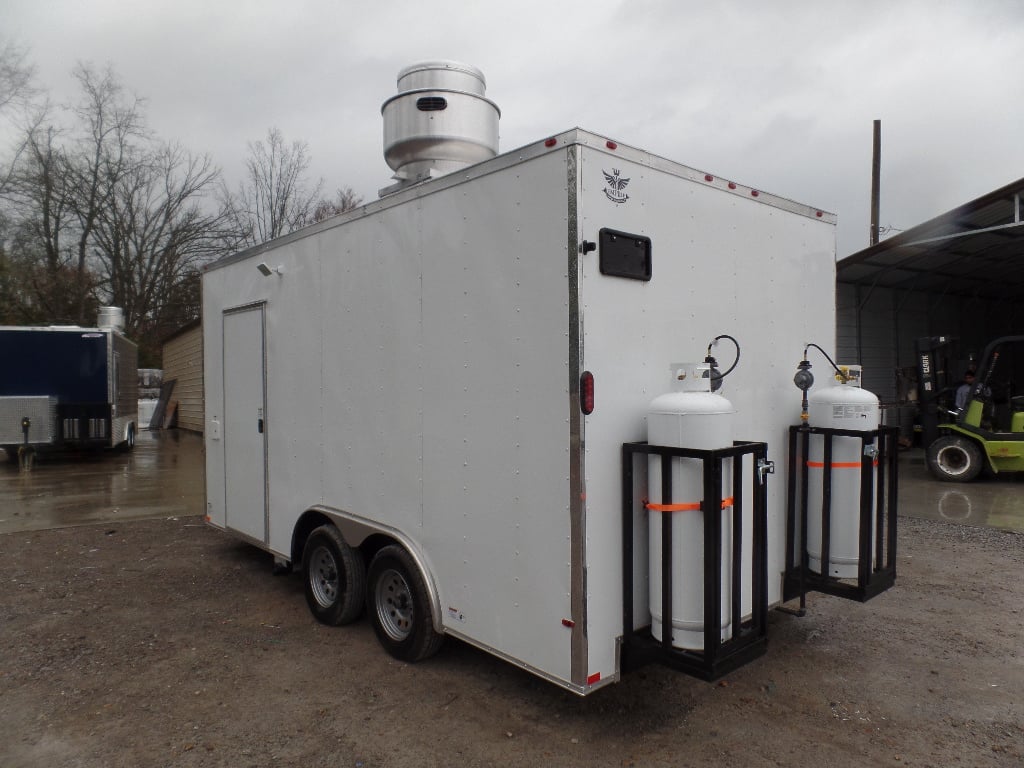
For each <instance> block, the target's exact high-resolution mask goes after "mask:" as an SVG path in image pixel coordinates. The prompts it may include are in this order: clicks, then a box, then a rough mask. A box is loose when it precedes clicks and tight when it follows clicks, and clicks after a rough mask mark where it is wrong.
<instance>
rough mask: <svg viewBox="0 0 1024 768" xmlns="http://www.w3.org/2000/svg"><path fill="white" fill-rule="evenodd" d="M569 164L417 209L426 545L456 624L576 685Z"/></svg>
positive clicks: (538, 165)
mask: <svg viewBox="0 0 1024 768" xmlns="http://www.w3.org/2000/svg"><path fill="white" fill-rule="evenodd" d="M566 173H567V171H566V164H565V153H564V152H562V153H556V154H551V155H546V156H543V157H540V158H536V159H533V160H529V161H526V162H524V163H521V164H518V165H515V166H512V167H510V168H506V169H504V170H501V171H499V172H497V173H493V174H490V175H487V176H484V177H482V178H480V179H477V180H475V181H473V182H470V183H467V184H463V185H460V186H458V187H455V188H452V189H451V190H448V191H446V192H445V193H443V194H435V195H429V196H427V197H425V198H423V199H422V201H421V204H422V218H421V222H420V226H421V227H422V233H423V235H422V239H421V244H420V245H421V247H422V249H423V377H422V380H423V508H424V511H423V534H422V535H423V541H424V548H425V550H426V551H427V552H428V553H429V558H430V561H431V564H432V566H433V568H434V571H435V573H436V574H437V576H438V584H439V588H440V592H441V607H442V611H443V612H444V620H445V624H446V627H447V628H448V629H449V630H450V631H451V632H453V633H456V634H458V635H460V636H463V637H465V638H468V639H470V640H472V641H473V642H476V643H479V644H482V645H484V646H487V647H490V648H492V649H494V650H496V651H498V652H499V653H501V654H503V655H505V656H506V657H509V658H511V659H513V660H516V661H519V662H521V663H524V664H527V665H529V666H531V667H533V668H534V669H536V670H539V671H540V672H542V673H544V674H546V675H548V676H551V677H553V678H555V679H558V680H561V681H569V680H571V661H572V660H571V647H572V646H571V639H572V630H571V629H570V628H569V627H568V626H566V625H565V624H563V620H565V619H569V618H570V616H571V611H570V582H571V579H570V542H569V532H570V509H569V506H570V498H569V497H570V491H569V489H570V485H569V456H570V435H569V421H568V418H569V409H570V407H571V406H570V395H569V370H570V368H569V360H568V354H569V348H570V346H569V334H568V328H569V326H568V323H569V309H568V303H569V297H568V287H567V286H568V275H567V273H566V269H567V267H566V265H567V261H568V258H567V252H566V251H567V241H568V238H569V232H568V226H567V218H566V216H567V195H566Z"/></svg>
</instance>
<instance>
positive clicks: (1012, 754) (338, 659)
mask: <svg viewBox="0 0 1024 768" xmlns="http://www.w3.org/2000/svg"><path fill="white" fill-rule="evenodd" d="M900 526H901V527H900V550H899V551H900V557H899V562H898V567H899V574H898V578H897V583H896V586H895V587H894V588H893V589H892V590H890V591H889V592H887V593H885V594H883V595H881V596H879V597H877V598H876V599H874V600H872V601H871V602H869V603H866V604H863V605H862V604H857V603H852V602H849V601H845V600H840V599H838V598H833V597H826V596H821V595H811V596H810V597H809V604H808V607H809V613H808V615H807V616H806V617H804V618H797V617H795V616H791V615H787V614H784V613H780V612H778V611H773V612H772V613H771V624H770V628H769V650H768V653H767V654H766V655H765V656H764V657H762V658H760V659H758V660H756V661H754V662H752V663H751V664H749V665H747V666H745V667H744V668H742V669H740V670H738V671H736V672H735V673H733V674H732V675H730V676H729V677H727V678H726V679H724V680H721V681H719V682H717V683H705V682H701V681H698V680H695V679H692V678H688V677H686V676H683V675H681V674H680V673H677V672H673V671H671V670H668V669H665V668H661V667H648V668H645V669H643V670H640V671H638V672H634V673H632V674H631V675H628V676H627V677H626V678H625V679H624V680H623V681H622V682H620V683H618V684H617V685H613V686H610V687H609V688H606V689H604V690H601V691H599V692H597V693H595V694H594V695H592V696H590V697H587V698H583V699H581V698H578V697H576V696H575V695H574V694H571V693H568V692H565V691H562V690H561V689H559V688H557V687H555V686H553V685H551V684H550V683H547V682H544V681H541V680H539V679H537V678H535V677H533V676H531V675H529V674H527V673H525V672H522V671H520V670H518V669H516V668H514V667H512V666H511V665H509V664H507V663H504V662H502V661H499V660H497V659H494V658H492V657H490V656H489V655H487V654H485V653H482V652H480V651H478V650H476V649H474V648H471V647H469V646H466V645H463V644H461V643H458V642H455V641H451V640H449V641H448V642H447V643H446V645H445V647H444V648H443V649H442V651H441V653H440V654H439V655H438V656H436V657H434V658H433V659H430V660H428V661H426V662H423V663H421V664H418V665H407V664H402V663H399V662H396V661H394V660H393V659H391V658H390V657H389V656H387V655H386V654H385V653H384V652H383V650H382V649H381V648H380V647H379V646H378V644H377V642H376V639H375V638H374V635H373V632H372V630H371V628H370V626H369V623H368V622H367V621H366V619H365V618H364V619H362V620H361V621H359V622H358V623H356V624H355V625H353V626H350V627H345V628H338V629H331V628H327V627H324V626H321V625H319V624H317V623H316V622H315V621H314V620H313V619H312V617H311V616H310V615H309V613H308V610H307V609H306V606H305V602H304V600H303V596H302V585H301V581H300V578H299V576H298V575H292V576H273V575H271V562H270V558H269V556H267V555H266V554H264V553H262V552H260V551H258V550H256V549H254V548H252V547H249V546H247V545H244V544H241V543H239V542H237V541H235V540H234V539H232V538H231V537H229V536H227V535H224V534H222V533H220V532H218V531H215V530H213V529H211V528H208V527H206V526H205V525H203V524H202V523H201V522H200V520H199V518H185V517H183V518H176V519H175V518H172V519H163V520H144V521H135V522H122V523H116V524H110V523H108V524H104V525H93V526H84V527H78V528H62V529H56V530H47V531H33V532H27V533H11V534H4V535H0V552H2V557H0V583H2V585H3V594H4V599H3V604H2V607H0V766H4V767H5V768H16V767H18V766H162V765H166V766H171V765H173V766H342V767H343V766H354V767H356V768H359V767H362V768H370V767H371V766H449V765H459V766H492V765H493V766H542V765H553V766H698V765H699V766H738V765H743V766H776V765H779V766H791V765H793V766H795V765H809V764H813V765H817V766H824V767H829V766H836V767H837V768H840V767H843V766H878V765H881V766H885V765H895V766H903V765H913V766H936V767H938V766H942V767H943V768H945V767H947V766H1006V767H1009V766H1013V767H1014V768H1019V766H1021V765H1022V764H1024V727H1022V723H1024V696H1022V691H1024V662H1022V655H1021V654H1022V648H1024V620H1022V613H1021V611H1022V609H1024V578H1022V577H1024V536H1022V535H1020V534H1015V533H1009V532H1003V531H997V530H991V529H982V528H967V527H961V526H956V525H950V524H943V523H935V522H931V521H920V520H912V519H907V518H903V519H901V520H900Z"/></svg>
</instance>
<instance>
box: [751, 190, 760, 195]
mask: <svg viewBox="0 0 1024 768" xmlns="http://www.w3.org/2000/svg"><path fill="white" fill-rule="evenodd" d="M760 194H761V193H760V192H758V191H757V190H756V189H752V190H750V196H751V197H757V196H758V195H760Z"/></svg>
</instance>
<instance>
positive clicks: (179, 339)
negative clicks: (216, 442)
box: [163, 324, 203, 433]
mask: <svg viewBox="0 0 1024 768" xmlns="http://www.w3.org/2000/svg"><path fill="white" fill-rule="evenodd" d="M163 357H164V381H165V382H167V381H170V380H171V379H176V380H177V381H176V382H175V384H174V390H173V391H172V392H171V401H176V402H177V404H178V427H179V428H180V429H188V430H191V431H193V432H200V433H201V432H202V431H203V328H202V326H201V325H198V324H197V325H196V326H195V327H193V328H189V329H188V330H186V331H184V332H182V333H180V334H178V335H177V336H175V337H173V338H171V339H169V340H168V341H167V342H165V343H164V350H163Z"/></svg>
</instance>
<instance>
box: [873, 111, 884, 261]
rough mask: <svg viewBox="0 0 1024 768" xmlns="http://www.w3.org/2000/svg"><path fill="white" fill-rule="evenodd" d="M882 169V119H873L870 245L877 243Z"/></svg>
mask: <svg viewBox="0 0 1024 768" xmlns="http://www.w3.org/2000/svg"><path fill="white" fill-rule="evenodd" d="M881 170H882V121H881V120H875V138H874V142H873V147H872V152H871V245H878V199H879V188H880V186H881V178H880V177H881Z"/></svg>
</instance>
